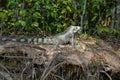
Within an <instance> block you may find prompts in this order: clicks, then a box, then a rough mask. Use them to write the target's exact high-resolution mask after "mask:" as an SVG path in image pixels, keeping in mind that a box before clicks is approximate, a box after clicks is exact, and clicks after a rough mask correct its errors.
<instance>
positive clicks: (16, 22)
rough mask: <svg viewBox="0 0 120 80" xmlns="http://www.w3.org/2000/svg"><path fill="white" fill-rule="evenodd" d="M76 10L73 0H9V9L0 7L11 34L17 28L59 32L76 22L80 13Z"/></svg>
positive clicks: (3, 23)
mask: <svg viewBox="0 0 120 80" xmlns="http://www.w3.org/2000/svg"><path fill="white" fill-rule="evenodd" d="M76 10H77V8H76V6H75V4H74V3H73V2H72V0H63V1H62V0H25V1H23V0H17V1H15V0H8V4H7V9H2V8H0V20H2V23H1V24H2V25H3V26H4V27H5V28H4V29H5V30H4V31H5V32H9V34H12V32H14V30H15V29H17V30H19V31H22V32H25V31H26V32H29V31H33V32H38V33H39V34H40V32H41V31H42V32H46V33H58V32H61V31H62V30H63V29H65V28H66V27H67V26H69V25H75V24H76V23H75V22H74V21H75V19H76V17H77V16H78V15H80V14H78V12H79V11H76ZM36 30H37V31H36ZM39 30H41V31H39ZM19 31H17V32H19ZM17 32H16V34H18V33H17Z"/></svg>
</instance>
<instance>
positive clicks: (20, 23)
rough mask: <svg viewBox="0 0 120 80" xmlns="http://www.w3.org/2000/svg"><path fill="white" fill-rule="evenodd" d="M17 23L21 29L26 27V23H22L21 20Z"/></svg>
mask: <svg viewBox="0 0 120 80" xmlns="http://www.w3.org/2000/svg"><path fill="white" fill-rule="evenodd" d="M18 23H19V25H21V26H23V27H25V26H26V22H25V21H23V20H19V21H18Z"/></svg>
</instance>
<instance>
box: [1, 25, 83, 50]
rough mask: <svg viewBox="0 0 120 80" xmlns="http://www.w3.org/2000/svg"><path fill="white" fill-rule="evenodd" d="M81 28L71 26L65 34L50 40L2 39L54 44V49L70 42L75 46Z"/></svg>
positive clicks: (3, 39)
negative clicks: (75, 39)
mask: <svg viewBox="0 0 120 80" xmlns="http://www.w3.org/2000/svg"><path fill="white" fill-rule="evenodd" d="M80 29H81V27H80V26H70V27H68V28H67V29H66V30H65V31H64V32H62V33H59V34H57V35H55V36H52V37H48V38H1V40H2V41H15V42H28V43H29V42H38V43H42V44H53V45H54V48H58V47H59V45H60V44H64V43H67V42H70V43H71V45H72V46H73V45H74V36H75V33H77V32H78V30H80Z"/></svg>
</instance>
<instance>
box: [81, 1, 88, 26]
mask: <svg viewBox="0 0 120 80" xmlns="http://www.w3.org/2000/svg"><path fill="white" fill-rule="evenodd" d="M86 3H87V0H85V2H84V9H83V13H82V16H81V26H83V17H84V15H85V11H86Z"/></svg>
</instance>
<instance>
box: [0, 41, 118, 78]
mask: <svg viewBox="0 0 120 80" xmlns="http://www.w3.org/2000/svg"><path fill="white" fill-rule="evenodd" d="M52 47H53V46H52V45H35V44H27V43H16V42H1V43H0V79H3V80H120V53H119V52H120V51H119V49H118V50H117V51H115V50H114V49H112V47H111V46H109V44H107V43H104V42H102V41H100V42H94V43H92V44H90V43H89V42H81V41H80V42H79V44H77V46H76V47H75V48H73V47H71V46H70V45H65V46H61V48H60V49H57V50H54V49H53V48H52Z"/></svg>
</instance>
